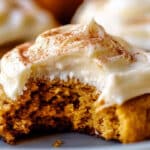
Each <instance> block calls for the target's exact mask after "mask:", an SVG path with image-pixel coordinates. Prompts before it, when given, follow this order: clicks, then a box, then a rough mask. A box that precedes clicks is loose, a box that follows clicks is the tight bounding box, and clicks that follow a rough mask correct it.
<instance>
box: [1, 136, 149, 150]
mask: <svg viewBox="0 0 150 150" xmlns="http://www.w3.org/2000/svg"><path fill="white" fill-rule="evenodd" d="M57 139H60V140H62V141H63V142H64V144H63V145H62V146H61V147H59V148H54V147H52V144H53V143H54V142H55V141H56V140H57ZM1 148H2V149H9V150H17V149H21V150H23V149H27V150H30V149H31V150H32V149H38V150H40V149H42V150H43V149H47V150H55V149H61V150H66V149H67V150H71V149H77V150H83V149H85V150H88V149H92V150H104V149H105V150H149V149H150V141H145V142H139V143H136V144H126V145H125V144H121V143H119V142H116V141H105V140H103V139H101V138H96V137H93V136H88V135H84V134H78V133H64V134H52V135H49V136H48V135H45V136H39V137H34V138H33V137H32V138H31V137H30V138H28V139H26V140H23V141H20V142H19V143H17V145H13V146H11V145H8V144H6V143H4V142H3V141H1V142H0V149H1Z"/></svg>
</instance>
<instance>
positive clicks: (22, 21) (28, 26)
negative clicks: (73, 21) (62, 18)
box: [0, 0, 57, 46]
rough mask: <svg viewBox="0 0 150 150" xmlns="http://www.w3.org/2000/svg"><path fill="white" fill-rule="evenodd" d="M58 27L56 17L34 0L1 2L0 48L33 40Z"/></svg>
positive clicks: (7, 0) (6, 0)
mask: <svg viewBox="0 0 150 150" xmlns="http://www.w3.org/2000/svg"><path fill="white" fill-rule="evenodd" d="M56 25H57V23H56V21H55V19H54V17H53V16H52V15H51V14H49V13H47V12H45V11H44V10H43V9H41V8H40V7H39V6H38V5H37V4H36V3H35V2H34V1H32V0H25V1H23V0H13V1H12V0H0V46H1V45H4V44H9V42H13V41H21V40H28V39H32V38H34V37H35V36H36V35H37V34H39V33H40V32H42V31H43V30H46V29H49V28H52V27H55V26H56Z"/></svg>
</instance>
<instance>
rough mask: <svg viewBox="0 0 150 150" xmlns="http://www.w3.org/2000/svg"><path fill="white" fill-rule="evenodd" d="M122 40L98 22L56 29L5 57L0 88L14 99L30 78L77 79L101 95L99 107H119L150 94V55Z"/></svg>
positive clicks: (2, 64) (2, 61) (2, 62)
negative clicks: (107, 31) (101, 102)
mask: <svg viewBox="0 0 150 150" xmlns="http://www.w3.org/2000/svg"><path fill="white" fill-rule="evenodd" d="M120 41H121V40H118V39H116V38H114V37H111V36H110V35H108V34H107V33H106V32H105V31H104V30H103V28H102V27H101V26H99V25H98V24H96V23H95V22H94V21H92V22H91V23H90V24H88V25H86V26H82V25H67V26H64V27H60V28H56V29H52V30H50V31H47V32H45V33H43V34H41V35H40V36H39V37H38V38H37V39H36V42H35V43H34V44H33V45H32V46H30V45H29V44H25V45H22V46H20V47H17V48H15V49H14V50H12V51H11V52H9V53H7V54H6V55H5V56H4V57H3V58H2V60H1V72H0V83H1V85H2V86H3V88H4V91H5V93H6V95H7V96H8V97H9V98H11V99H14V100H15V99H17V97H18V96H19V95H21V94H22V92H23V90H25V84H26V83H27V82H28V81H29V79H30V78H34V79H37V78H38V79H39V78H42V79H43V78H47V79H51V80H52V79H54V78H55V77H58V78H60V79H62V80H65V81H67V79H68V77H70V78H72V77H75V78H77V79H79V80H80V81H81V82H82V83H88V84H89V85H92V86H95V87H96V88H97V90H98V91H100V92H101V95H100V97H99V99H98V100H97V102H99V101H102V100H104V101H105V104H108V105H113V104H118V105H120V104H122V103H124V102H125V101H127V100H129V99H131V98H134V97H136V96H139V95H142V94H146V93H150V53H149V52H146V51H143V50H137V49H135V48H133V47H131V46H130V45H128V44H127V43H125V42H123V41H122V42H120Z"/></svg>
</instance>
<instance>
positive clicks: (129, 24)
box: [73, 0, 150, 49]
mask: <svg viewBox="0 0 150 150" xmlns="http://www.w3.org/2000/svg"><path fill="white" fill-rule="evenodd" d="M91 18H95V19H96V21H97V22H98V23H99V24H101V25H103V26H104V28H105V29H106V30H107V31H108V32H109V33H111V34H113V35H117V36H121V37H123V38H124V39H126V40H127V41H128V42H130V43H132V44H133V45H135V46H138V47H141V48H144V49H150V42H149V41H150V1H149V0H143V1H141V0H132V1H131V0H92V1H90V0H86V1H85V2H84V3H83V4H82V5H81V7H80V8H79V9H78V10H77V12H76V14H75V16H74V18H73V23H87V22H88V21H90V20H91Z"/></svg>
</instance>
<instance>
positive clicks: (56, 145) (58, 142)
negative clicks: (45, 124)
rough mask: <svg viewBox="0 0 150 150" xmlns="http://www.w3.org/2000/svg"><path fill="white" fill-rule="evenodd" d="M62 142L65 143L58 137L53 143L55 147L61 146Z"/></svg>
mask: <svg viewBox="0 0 150 150" xmlns="http://www.w3.org/2000/svg"><path fill="white" fill-rule="evenodd" d="M62 144H63V141H62V140H59V139H58V140H56V141H55V142H54V143H53V147H60V146H61V145H62Z"/></svg>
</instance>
